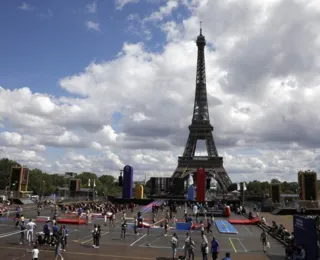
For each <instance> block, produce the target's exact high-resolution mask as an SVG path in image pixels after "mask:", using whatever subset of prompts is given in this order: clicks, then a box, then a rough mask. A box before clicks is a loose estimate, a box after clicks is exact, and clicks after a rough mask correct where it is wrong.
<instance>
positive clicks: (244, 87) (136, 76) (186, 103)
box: [0, 0, 320, 182]
mask: <svg viewBox="0 0 320 260" xmlns="http://www.w3.org/2000/svg"><path fill="white" fill-rule="evenodd" d="M200 21H202V25H203V34H204V35H205V37H206V41H207V46H206V51H205V55H206V74H207V91H208V103H209V109H210V120H211V123H212V124H213V126H214V138H215V141H216V145H217V149H218V152H219V155H220V156H223V157H224V166H225V169H226V171H227V172H228V174H229V176H230V178H231V180H232V181H233V182H239V181H251V180H260V181H261V180H271V179H272V178H278V179H280V180H286V181H297V172H298V171H299V170H307V169H312V170H316V171H317V172H320V161H319V158H320V139H319V134H320V116H319V112H318V111H319V109H320V103H319V100H320V75H319V71H320V55H319V53H320V36H319V33H318V32H319V31H320V1H319V0H309V1H305V0H265V1H256V0H238V1H236V0H215V1H210V0H166V1H165V0H140V1H139V0H108V1H102V0H100V1H98V0H97V1H84V0H73V1H43V0H33V1H30V0H29V1H25V2H23V1H17V0H11V1H9V0H7V1H3V2H2V4H1V8H0V35H1V43H0V57H1V59H0V157H7V158H10V159H12V160H16V161H18V162H19V163H21V164H23V165H26V166H27V167H29V168H39V169H42V170H43V171H46V172H48V173H64V172H70V171H71V172H78V173H80V172H84V171H91V172H95V173H96V174H98V175H102V174H111V175H114V176H117V175H118V170H119V169H122V168H123V167H124V166H125V165H127V164H129V165H131V166H133V168H134V178H135V180H141V179H143V178H144V176H145V175H147V176H148V177H151V176H158V177H162V176H171V175H172V173H173V172H174V170H175V168H176V166H177V159H178V156H181V155H182V153H183V151H184V146H185V144H186V141H187V137H188V125H189V124H190V123H191V117H192V111H193V103H194V94H195V77H196V61H197V46H196V44H195V40H196V37H197V36H198V34H199V24H200ZM204 148H205V147H204V143H203V142H199V144H198V146H197V152H196V154H197V155H205V154H204V151H205V149H204Z"/></svg>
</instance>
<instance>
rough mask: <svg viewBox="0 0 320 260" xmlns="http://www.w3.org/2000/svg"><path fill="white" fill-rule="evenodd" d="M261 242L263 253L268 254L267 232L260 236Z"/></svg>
mask: <svg viewBox="0 0 320 260" xmlns="http://www.w3.org/2000/svg"><path fill="white" fill-rule="evenodd" d="M260 241H261V243H262V248H263V252H264V253H266V252H267V243H268V234H267V232H266V231H265V230H263V232H262V233H261V235H260Z"/></svg>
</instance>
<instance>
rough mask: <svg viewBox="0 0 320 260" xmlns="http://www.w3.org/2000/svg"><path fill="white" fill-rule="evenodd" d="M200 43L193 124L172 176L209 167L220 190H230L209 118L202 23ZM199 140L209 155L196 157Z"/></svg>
mask: <svg viewBox="0 0 320 260" xmlns="http://www.w3.org/2000/svg"><path fill="white" fill-rule="evenodd" d="M196 43H197V46H198V61H197V77H196V93H195V100H194V109H193V117H192V122H191V125H190V126H189V137H188V141H187V144H186V146H185V150H184V153H183V156H180V157H179V158H178V167H177V168H176V170H175V172H174V173H173V175H172V178H184V179H186V178H188V176H189V174H190V173H193V174H196V171H197V169H198V168H205V170H206V173H207V174H208V175H209V176H212V177H213V178H215V179H216V181H217V183H218V190H219V191H220V192H227V189H228V187H229V186H230V185H231V183H232V182H231V180H230V178H229V176H228V174H227V172H226V170H225V169H224V167H223V157H219V155H218V151H217V148H216V145H215V142H214V139H213V135H212V132H213V126H212V125H211V123H210V118H209V109H208V99H207V86H206V68H205V58H204V49H205V46H206V39H205V37H204V36H203V35H202V28H201V24H200V35H199V36H198V38H197V42H196ZM198 140H205V142H206V148H207V153H208V155H207V156H195V151H196V147H197V141H198Z"/></svg>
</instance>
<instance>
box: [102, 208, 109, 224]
mask: <svg viewBox="0 0 320 260" xmlns="http://www.w3.org/2000/svg"><path fill="white" fill-rule="evenodd" d="M103 219H104V226H107V220H108V215H107V211H105V212H104V213H103Z"/></svg>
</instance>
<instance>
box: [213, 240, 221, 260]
mask: <svg viewBox="0 0 320 260" xmlns="http://www.w3.org/2000/svg"><path fill="white" fill-rule="evenodd" d="M219 247H220V246H219V242H218V241H217V239H216V238H215V237H213V238H212V241H211V255H212V260H217V259H218V256H219Z"/></svg>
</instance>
